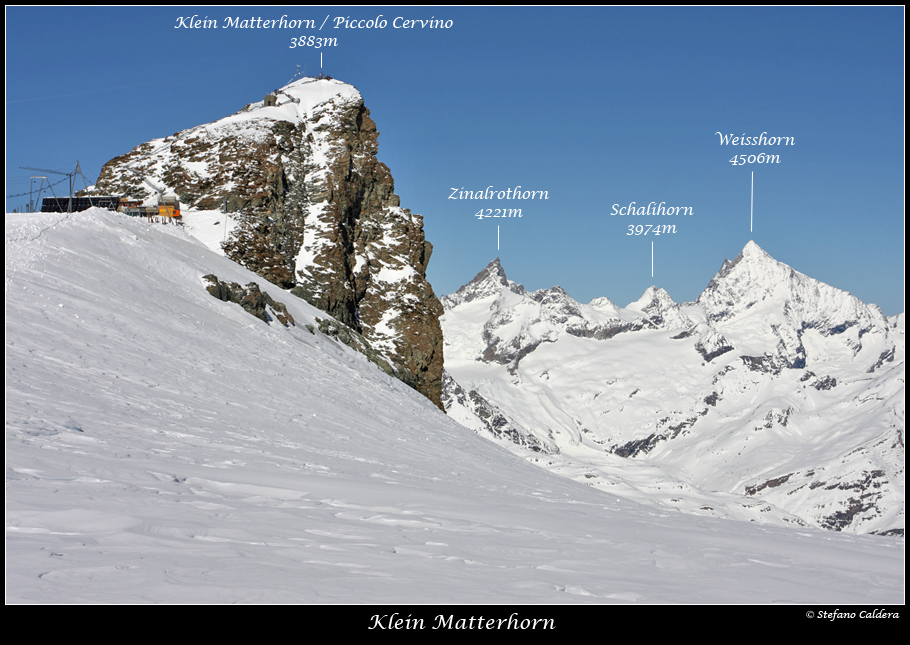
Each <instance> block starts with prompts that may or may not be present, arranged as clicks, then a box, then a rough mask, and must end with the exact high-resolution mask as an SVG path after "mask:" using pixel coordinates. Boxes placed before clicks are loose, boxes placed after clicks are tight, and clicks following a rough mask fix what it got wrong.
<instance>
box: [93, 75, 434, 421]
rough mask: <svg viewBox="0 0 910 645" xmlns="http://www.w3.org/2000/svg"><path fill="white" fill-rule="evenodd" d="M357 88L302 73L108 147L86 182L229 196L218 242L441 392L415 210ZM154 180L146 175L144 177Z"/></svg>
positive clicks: (144, 191)
mask: <svg viewBox="0 0 910 645" xmlns="http://www.w3.org/2000/svg"><path fill="white" fill-rule="evenodd" d="M378 136H379V132H378V130H377V129H376V124H375V123H374V122H373V120H372V119H371V118H370V111H369V110H368V109H367V108H366V106H365V105H364V102H363V98H362V97H361V95H360V93H359V92H358V91H357V89H356V88H354V87H353V86H351V85H348V84H346V83H342V82H340V81H338V80H334V79H325V78H320V79H314V78H301V79H297V80H295V81H293V82H291V83H289V84H288V85H286V86H284V87H282V88H280V89H276V90H274V91H272V92H270V93H269V94H267V95H266V96H265V99H264V100H262V101H258V102H256V103H251V104H249V105H247V106H246V107H244V108H243V109H242V110H240V111H239V112H237V113H235V114H233V115H231V116H227V117H225V118H223V119H220V120H218V121H215V122H213V123H206V124H203V125H199V126H196V127H193V128H189V129H187V130H183V131H181V132H177V133H176V134H173V135H171V136H169V137H165V138H163V139H155V140H153V141H149V142H147V143H144V144H142V145H140V146H138V147H136V148H135V149H134V150H132V151H131V152H129V153H128V154H125V155H122V156H120V157H117V158H115V159H112V160H111V161H109V162H108V163H107V164H105V165H104V167H103V168H102V170H101V174H100V176H99V179H98V182H97V184H96V186H95V187H93V189H92V191H93V192H95V193H99V194H118V195H126V196H130V197H133V198H135V199H141V200H150V199H154V198H155V197H156V194H157V192H160V191H165V192H168V193H176V194H177V195H178V196H179V198H180V202H181V207H182V208H183V209H184V212H185V213H191V212H193V211H197V212H198V211H206V210H210V211H211V210H216V209H219V208H221V207H222V205H223V204H225V203H226V204H227V210H228V212H229V213H230V214H231V219H232V221H233V222H234V223H235V226H234V227H233V228H232V230H231V232H230V235H229V236H228V237H227V239H226V240H225V242H224V243H223V245H222V248H223V250H224V253H225V254H226V255H227V256H228V257H230V258H231V259H233V260H235V261H236V262H238V263H240V264H242V265H243V266H245V267H246V268H248V269H250V270H252V271H255V272H256V273H258V274H259V275H261V276H263V277H264V278H265V279H267V280H268V281H270V282H272V283H274V284H275V285H277V286H279V287H281V288H282V289H287V290H290V291H291V293H293V294H294V295H297V296H299V297H301V298H303V299H305V300H306V301H308V302H309V303H311V304H312V305H314V306H316V307H318V308H319V309H322V310H323V311H326V312H328V313H329V314H331V315H332V316H333V317H334V318H335V319H336V320H338V321H340V322H341V323H343V324H344V325H346V326H347V327H349V328H350V329H352V330H354V331H355V332H357V333H358V334H359V335H360V336H359V337H360V338H362V339H364V340H365V341H366V342H367V343H369V344H370V346H371V352H373V353H378V354H381V355H383V356H385V357H386V358H387V359H388V363H390V364H391V365H392V371H393V373H394V374H395V375H396V376H397V377H398V378H400V379H401V380H403V381H405V382H406V383H408V384H409V385H411V386H412V387H414V388H415V389H416V390H418V391H419V392H421V393H423V394H424V395H425V396H427V397H428V398H429V399H430V400H431V401H433V402H434V403H435V404H436V405H441V403H440V397H441V392H442V365H443V354H442V351H443V350H442V331H441V329H440V324H439V317H440V316H441V315H442V311H443V309H442V306H441V304H440V303H439V300H438V299H437V298H436V296H435V294H434V293H433V289H432V287H431V286H430V284H429V282H428V281H427V279H426V269H427V263H428V262H429V260H430V255H431V253H432V245H431V244H430V243H429V242H428V241H426V240H425V239H424V233H423V218H422V217H421V216H420V215H417V214H414V213H411V212H410V211H409V210H408V209H406V208H402V207H401V205H400V200H399V197H398V196H397V195H396V194H395V192H394V180H393V179H392V174H391V172H389V169H388V168H387V167H386V166H385V165H384V164H383V163H381V162H380V161H379V160H378V159H377V158H376V154H377V149H378V148H377V139H378ZM153 186H154V188H153Z"/></svg>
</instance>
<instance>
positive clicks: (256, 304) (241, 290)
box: [202, 274, 295, 327]
mask: <svg viewBox="0 0 910 645" xmlns="http://www.w3.org/2000/svg"><path fill="white" fill-rule="evenodd" d="M202 279H203V280H204V281H205V282H207V283H208V286H206V288H205V290H206V291H208V292H209V293H210V294H212V295H213V296H215V297H216V298H218V299H219V300H222V301H224V302H234V303H236V304H238V305H240V306H241V307H243V309H244V311H246V312H248V313H250V314H252V315H253V316H256V318H258V319H259V320H262V321H264V322H266V323H271V322H272V320H273V319H275V318H277V319H278V322H280V323H281V324H282V325H284V326H285V327H287V326H288V325H293V324H295V323H294V317H293V316H292V315H291V314H290V313H288V308H287V306H286V305H285V304H284V303H281V302H277V301H276V300H273V299H272V297H271V296H270V295H269V294H267V293H264V292H262V291H260V289H259V285H258V284H256V283H255V282H250V283H248V284H247V285H246V287H241V286H240V285H239V284H238V283H236V282H224V281H223V280H219V279H218V276H216V275H212V274H209V275H204V276H202Z"/></svg>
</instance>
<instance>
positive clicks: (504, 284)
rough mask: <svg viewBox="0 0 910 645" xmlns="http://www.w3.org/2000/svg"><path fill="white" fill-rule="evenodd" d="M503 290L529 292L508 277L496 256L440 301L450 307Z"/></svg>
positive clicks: (521, 293) (520, 293) (518, 292)
mask: <svg viewBox="0 0 910 645" xmlns="http://www.w3.org/2000/svg"><path fill="white" fill-rule="evenodd" d="M503 291H509V292H511V293H515V294H519V295H523V294H525V293H527V292H526V291H525V288H524V287H523V286H521V285H520V284H517V283H515V282H512V281H511V280H509V279H508V278H507V277H506V272H505V269H503V268H502V264H501V263H500V261H499V258H496V259H494V260H493V261H492V262H490V263H489V264H488V265H487V266H485V267H484V268H483V269H481V271H480V272H479V273H478V274H477V275H475V276H474V278H473V279H472V280H471V281H470V282H468V283H467V284H465V285H462V286H461V287H460V288H459V289H458V291H456V292H455V293H453V294H449V295H447V296H443V297H442V298H440V301H441V302H442V306H443V308H444V309H450V308H452V307H457V306H458V305H460V304H464V303H468V302H473V301H475V300H481V299H483V298H487V297H489V296H494V295H499V294H500V293H501V292H503Z"/></svg>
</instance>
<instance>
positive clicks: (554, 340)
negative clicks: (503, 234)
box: [442, 242, 904, 535]
mask: <svg viewBox="0 0 910 645" xmlns="http://www.w3.org/2000/svg"><path fill="white" fill-rule="evenodd" d="M442 302H443V305H444V306H445V308H446V314H445V316H444V318H443V331H444V335H445V354H446V371H447V373H448V375H449V377H450V379H449V380H447V382H446V383H447V391H446V392H445V394H444V397H443V401H444V405H445V408H446V410H447V412H448V413H449V415H450V416H452V417H453V418H455V419H456V420H458V421H459V422H461V423H462V424H464V425H465V426H467V427H469V428H472V429H473V430H475V431H476V432H479V433H481V434H483V435H485V436H488V437H491V438H494V439H496V440H498V441H500V442H501V443H503V445H506V446H508V447H510V449H513V450H514V451H515V452H518V453H519V454H522V455H524V456H525V457H526V458H528V459H530V460H532V461H534V462H536V463H539V464H541V465H543V466H545V467H547V468H549V469H550V470H553V471H555V472H559V473H562V474H565V475H567V476H569V477H572V478H574V479H577V480H578V481H581V482H584V483H586V484H588V485H591V486H595V487H597V488H601V489H605V490H609V491H612V492H615V493H616V494H618V495H623V496H626V497H629V498H631V499H635V500H637V501H641V502H646V503H653V504H657V505H659V506H662V507H672V508H677V509H679V510H683V511H685V512H689V513H693V514H697V515H712V516H719V517H727V518H738V519H746V520H750V521H755V522H762V523H771V524H780V525H797V526H816V527H821V528H826V529H832V530H837V531H849V532H856V533H880V534H895V535H903V529H904V465H903V464H904V442H903V435H904V332H903V314H901V315H900V316H896V317H893V318H892V319H888V318H886V317H885V316H884V315H883V314H882V312H881V311H880V310H879V308H878V307H876V306H874V305H867V304H865V303H863V302H861V301H860V300H858V299H857V298H855V297H853V296H851V295H850V294H848V293H846V292H844V291H841V290H839V289H836V288H834V287H831V286H829V285H826V284H823V283H821V282H818V281H817V280H813V279H812V278H810V277H808V276H806V275H803V274H801V273H799V272H797V271H795V270H794V269H792V268H791V267H789V266H787V265H785V264H782V263H780V262H777V261H776V260H774V259H773V258H772V257H771V256H769V255H768V254H767V253H765V252H764V251H763V250H762V249H761V248H760V247H759V246H758V245H757V244H755V243H754V242H749V243H748V244H747V245H746V247H745V248H744V249H743V251H742V253H741V254H740V255H738V256H737V257H736V258H735V259H734V260H732V261H730V260H725V261H724V263H723V266H722V267H721V269H720V271H719V272H718V273H717V275H716V276H715V277H714V279H713V280H711V282H710V284H709V285H708V287H707V288H706V289H705V291H704V292H703V293H702V294H701V295H700V296H699V297H698V298H697V299H696V301H695V302H692V303H684V304H676V303H674V302H673V300H672V299H671V298H670V296H669V294H667V293H666V292H665V291H663V290H662V289H658V288H656V287H651V288H649V289H648V290H647V291H645V293H644V295H643V296H642V297H641V298H640V299H639V300H638V301H636V302H634V303H632V304H630V305H628V306H627V307H624V308H623V307H617V306H616V305H614V304H613V303H612V302H610V301H609V300H608V299H607V298H597V299H595V300H593V301H592V302H590V303H588V304H581V303H578V302H576V301H575V300H573V299H572V298H571V297H570V296H569V295H568V294H566V293H565V291H563V290H562V289H561V288H559V287H554V288H552V289H542V290H540V291H536V292H533V293H529V292H527V291H526V290H525V289H524V288H523V287H522V286H521V285H518V284H516V283H514V282H512V281H510V280H508V278H506V275H505V271H504V270H503V269H502V266H501V265H500V263H499V260H498V259H497V260H494V261H493V262H492V263H490V265H489V266H488V267H487V268H486V269H484V270H483V271H481V272H480V273H479V274H478V276H477V277H476V278H475V279H474V280H472V281H471V282H469V283H468V284H466V285H465V286H463V287H462V288H460V289H459V290H458V291H457V292H456V293H454V294H451V295H449V296H444V297H443V298H442ZM481 402H482V404H481Z"/></svg>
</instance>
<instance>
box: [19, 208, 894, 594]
mask: <svg viewBox="0 0 910 645" xmlns="http://www.w3.org/2000/svg"><path fill="white" fill-rule="evenodd" d="M5 261H6V280H5V293H6V355H5V356H6V556H7V560H6V565H7V571H6V600H7V602H14V603H16V602H41V603H45V602H58V603H59V602H115V603H120V602H159V603H160V602H170V603H174V602H301V603H303V602H306V603H337V602H418V603H423V602H438V603H453V602H454V603H468V602H470V603H516V602H518V603H560V602H562V603H575V602H583V603H603V602H645V603H659V602H684V603H692V602H703V603H704V602H706V603H721V602H722V603H737V602H804V603H809V602H813V603H815V602H820V603H835V602H836V603H869V602H877V603H901V602H903V598H904V593H903V585H904V574H903V571H904V568H903V542H902V541H900V540H897V539H893V538H884V537H877V536H857V535H844V534H832V533H828V532H824V531H820V530H816V529H811V528H806V529H799V530H793V529H786V530H785V529H780V528H777V527H771V526H757V525H753V524H749V523H740V522H729V521H723V520H719V519H715V518H709V517H695V516H690V515H685V514H681V513H678V512H675V511H672V510H664V509H657V508H654V507H647V506H642V505H638V504H636V503H633V502H630V501H626V500H623V499H620V498H618V497H616V496H614V495H612V494H610V493H608V492H603V491H598V490H594V489H592V488H589V487H586V486H583V485H581V484H578V483H575V482H573V481H570V480H567V479H564V478H561V477H558V476H556V475H553V474H551V473H548V472H546V471H544V470H542V469H540V468H537V467H535V466H533V465H531V464H528V463H527V462H525V461H524V460H522V459H520V458H518V457H516V456H514V455H512V454H510V453H509V452H507V451H506V450H503V449H502V448H500V447H498V446H496V445H494V444H491V443H490V442H489V441H487V440H486V439H484V438H482V437H479V436H477V435H475V434H473V433H472V432H470V431H468V430H466V429H465V428H463V427H462V426H460V425H458V424H457V423H455V422H454V421H452V420H450V419H448V418H447V417H446V416H445V415H444V414H442V413H441V412H440V411H439V410H438V409H437V408H435V407H434V406H433V405H432V404H431V403H430V402H429V401H427V400H426V399H425V398H424V397H422V396H421V395H419V394H417V393H416V392H414V391H413V390H411V389H410V388H408V387H407V386H405V385H403V384H401V383H400V382H398V381H396V380H394V379H392V378H391V377H388V376H386V375H384V374H383V373H381V372H380V371H379V370H378V369H377V368H375V367H374V366H373V365H371V364H369V363H367V362H366V360H365V359H364V358H363V357H362V356H361V355H359V354H357V353H355V352H353V351H351V350H349V349H348V348H346V347H344V346H341V345H339V344H337V343H336V342H335V341H334V340H332V339H330V338H328V337H326V336H323V335H322V334H320V333H319V332H318V331H317V332H316V333H311V332H310V331H309V330H308V329H307V327H306V326H307V325H313V323H314V320H315V318H316V317H324V316H325V315H324V314H322V313H321V312H319V311H317V310H315V309H313V308H312V307H310V306H309V305H307V304H306V303H304V302H303V301H302V300H298V299H296V298H294V297H293V296H291V295H289V294H287V293H283V292H281V291H280V290H278V289H276V288H274V287H272V286H271V285H266V284H264V283H263V281H262V280H261V279H260V278H258V276H256V275H254V274H252V273H249V272H247V271H245V270H244V269H242V268H240V267H238V266H237V265H235V264H233V263H231V262H230V261H228V260H227V259H225V258H224V257H222V256H220V255H218V254H216V253H213V252H212V251H210V250H209V249H207V248H206V247H205V246H204V245H203V244H201V243H199V242H198V241H196V240H195V239H193V238H192V237H190V236H189V235H188V234H187V233H186V232H185V231H184V230H182V229H181V228H179V227H173V226H161V225H155V224H149V223H147V222H145V221H142V220H140V219H130V218H126V217H122V216H118V215H116V214H111V213H108V212H106V211H102V210H100V209H94V210H91V211H87V212H84V213H75V214H70V215H67V214H30V215H22V214H19V215H14V214H8V215H7V216H6V260H5ZM206 274H215V275H217V276H218V278H220V279H221V280H226V281H236V282H239V283H241V284H245V283H248V282H251V281H255V282H258V283H260V286H262V288H263V289H264V290H265V291H267V292H268V293H269V294H270V295H271V296H272V297H273V298H274V299H275V300H277V301H279V302H283V303H285V304H286V305H287V308H288V310H289V312H290V313H291V314H292V315H293V317H294V319H295V320H296V325H295V326H292V327H284V326H282V325H281V324H280V323H279V322H278V321H276V320H273V321H272V322H271V323H270V324H267V323H265V322H263V321H261V320H259V319H257V318H254V317H253V316H251V315H250V314H248V313H246V312H245V311H244V310H243V309H242V308H241V307H240V306H239V305H236V304H233V303H229V302H222V301H220V300H217V299H216V298H213V297H212V296H211V295H209V293H207V292H206V290H205V288H204V282H203V280H202V276H203V275H206Z"/></svg>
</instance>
